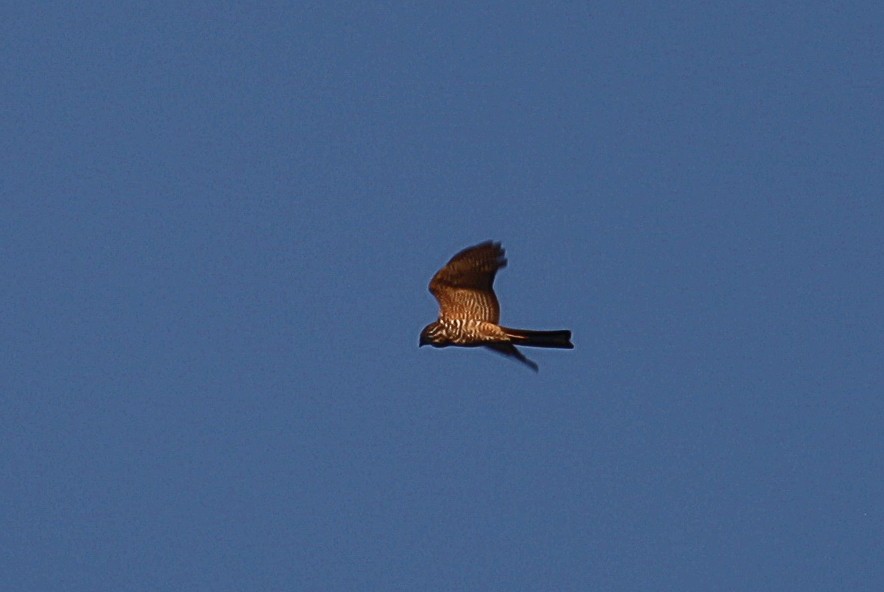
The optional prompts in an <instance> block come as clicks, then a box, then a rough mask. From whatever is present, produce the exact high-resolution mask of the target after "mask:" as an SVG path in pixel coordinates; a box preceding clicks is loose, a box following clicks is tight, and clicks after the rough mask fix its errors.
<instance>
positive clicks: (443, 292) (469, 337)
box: [420, 241, 574, 371]
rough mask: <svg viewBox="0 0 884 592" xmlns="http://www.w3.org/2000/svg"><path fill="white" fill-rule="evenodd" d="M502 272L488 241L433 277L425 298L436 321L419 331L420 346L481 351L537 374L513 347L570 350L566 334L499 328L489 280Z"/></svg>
mask: <svg viewBox="0 0 884 592" xmlns="http://www.w3.org/2000/svg"><path fill="white" fill-rule="evenodd" d="M505 266H506V258H505V257H504V250H503V249H502V248H501V247H500V243H494V242H491V241H487V242H484V243H481V244H478V245H475V246H473V247H469V248H467V249H464V250H463V251H461V252H460V253H458V254H457V255H455V256H454V257H452V258H451V260H450V261H449V262H448V263H447V264H446V265H445V266H444V267H443V268H442V269H440V270H439V271H438V272H436V275H434V276H433V279H432V280H430V286H429V287H430V292H431V293H432V294H433V296H435V297H436V300H438V301H439V318H438V319H437V320H436V321H435V322H433V323H430V324H429V325H427V326H426V327H424V330H423V331H421V336H420V345H432V346H433V347H446V346H459V347H478V346H485V347H488V348H489V349H492V350H494V351H496V352H498V353H501V354H504V355H506V356H512V357H514V358H516V359H518V360H519V361H521V362H522V363H524V364H526V365H528V366H530V367H531V368H532V369H533V370H535V371H536V370H537V364H535V363H534V362H532V361H531V360H529V359H528V358H526V357H525V356H524V355H522V353H521V352H520V351H519V350H518V349H516V347H515V346H516V345H527V346H531V347H553V348H562V349H571V348H573V347H574V345H573V344H572V343H571V332H570V331H568V330H561V331H529V330H525V329H510V328H508V327H503V326H501V325H500V324H499V321H500V306H499V304H498V302H497V297H496V296H495V294H494V288H493V286H492V285H493V283H494V276H495V275H496V274H497V270H498V269H500V268H502V267H505Z"/></svg>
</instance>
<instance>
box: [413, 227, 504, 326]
mask: <svg viewBox="0 0 884 592" xmlns="http://www.w3.org/2000/svg"><path fill="white" fill-rule="evenodd" d="M501 267H506V258H505V257H504V251H503V249H502V248H501V247H500V243H495V242H491V241H486V242H484V243H481V244H478V245H475V246H473V247H469V248H466V249H464V250H463V251H461V252H460V253H458V254H457V255H455V256H454V257H452V258H451V261H449V262H448V263H446V264H445V267H443V268H442V269H440V270H439V271H437V272H436V275H434V276H433V279H432V280H430V292H431V293H432V294H433V296H435V297H436V300H438V301H439V317H440V318H445V319H471V320H476V321H488V322H491V323H497V322H499V321H500V306H499V305H498V303H497V297H496V296H495V295H494V288H493V287H492V284H493V283H494V276H495V274H496V273H497V270H498V269H500V268H501Z"/></svg>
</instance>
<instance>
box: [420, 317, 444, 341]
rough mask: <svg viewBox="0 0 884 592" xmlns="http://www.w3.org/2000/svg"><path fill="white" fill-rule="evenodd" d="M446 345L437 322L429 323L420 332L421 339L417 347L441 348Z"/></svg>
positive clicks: (442, 331) (442, 332) (441, 329)
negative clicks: (430, 346)
mask: <svg viewBox="0 0 884 592" xmlns="http://www.w3.org/2000/svg"><path fill="white" fill-rule="evenodd" d="M446 343H448V340H447V338H446V337H445V331H444V330H443V328H442V326H441V325H440V324H439V323H438V322H434V323H430V324H429V325H427V326H426V327H424V329H423V331H421V339H420V342H419V345H418V347H423V346H425V345H432V346H433V347H442V346H444V345H445V344H446Z"/></svg>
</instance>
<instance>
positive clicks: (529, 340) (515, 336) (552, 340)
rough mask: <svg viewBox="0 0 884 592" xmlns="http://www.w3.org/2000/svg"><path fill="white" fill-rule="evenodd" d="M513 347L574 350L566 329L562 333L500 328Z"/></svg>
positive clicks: (569, 333) (569, 334)
mask: <svg viewBox="0 0 884 592" xmlns="http://www.w3.org/2000/svg"><path fill="white" fill-rule="evenodd" d="M501 329H503V330H504V332H505V333H506V334H507V336H508V337H509V338H510V339H512V340H513V341H512V342H513V344H515V345H527V346H529V347H557V348H561V349H574V344H573V343H571V332H570V331H568V330H567V329H565V330H562V331H528V330H526V329H510V328H508V327H501Z"/></svg>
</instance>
